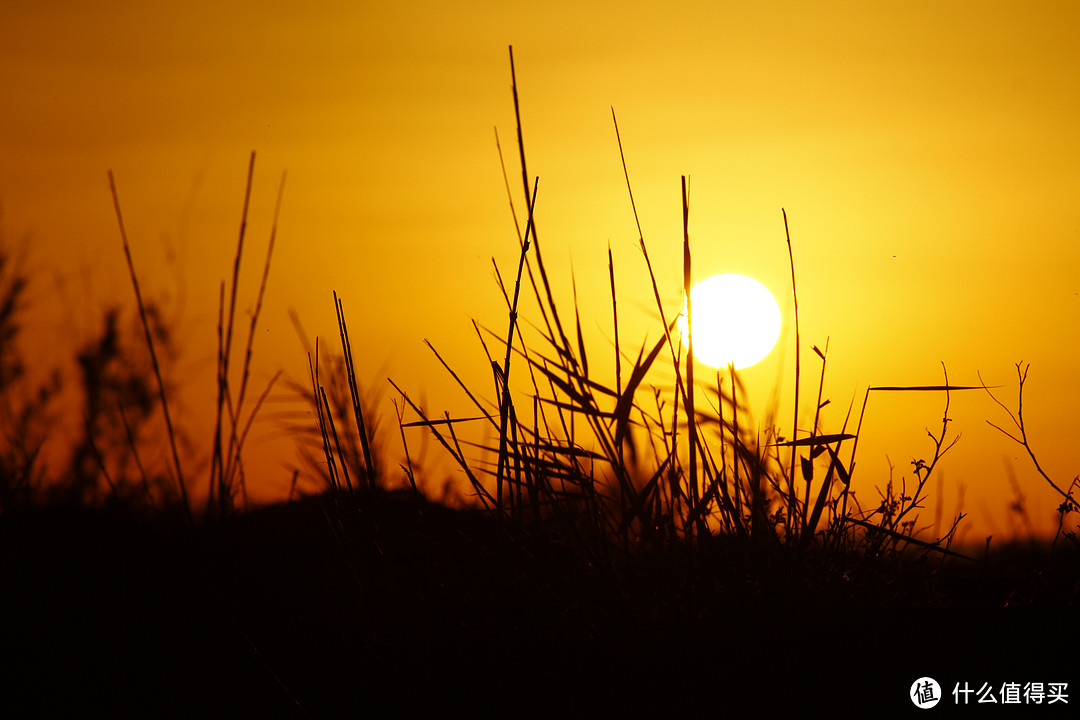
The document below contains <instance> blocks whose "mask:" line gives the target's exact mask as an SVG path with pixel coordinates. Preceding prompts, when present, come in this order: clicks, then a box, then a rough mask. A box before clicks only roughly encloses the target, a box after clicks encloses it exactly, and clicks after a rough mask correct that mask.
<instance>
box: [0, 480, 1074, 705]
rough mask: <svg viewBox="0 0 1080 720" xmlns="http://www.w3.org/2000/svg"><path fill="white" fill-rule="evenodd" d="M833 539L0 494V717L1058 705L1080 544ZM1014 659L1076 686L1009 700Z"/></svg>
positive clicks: (1015, 677) (1067, 671)
mask: <svg viewBox="0 0 1080 720" xmlns="http://www.w3.org/2000/svg"><path fill="white" fill-rule="evenodd" d="M845 562H846V565H845V566H843V567H841V566H840V565H839V564H838V563H837V561H836V560H835V559H834V560H830V561H828V562H826V561H825V559H823V558H821V557H820V556H813V555H805V554H804V555H803V556H800V557H798V558H792V557H786V556H783V555H782V554H778V553H775V552H774V553H763V552H761V551H756V550H754V549H753V548H748V547H739V546H736V545H734V544H732V543H721V542H717V543H714V544H712V545H710V546H709V547H707V548H705V549H702V550H700V551H697V552H695V553H694V554H693V555H692V556H691V555H687V554H686V553H685V551H680V552H674V551H672V552H668V553H665V554H662V555H656V556H653V557H645V558H637V559H635V560H634V561H632V562H626V561H618V560H612V559H611V558H602V557H595V556H590V555H589V554H587V553H585V552H583V551H582V549H581V544H580V543H573V542H562V543H560V542H557V541H552V540H539V539H536V538H535V537H533V538H528V537H524V538H523V537H520V536H517V537H510V536H508V535H507V534H506V532H504V531H503V529H502V528H500V527H499V526H497V525H496V524H495V523H493V522H492V521H491V519H490V518H488V517H487V516H483V515H479V514H475V513H467V512H458V511H451V510H447V509H446V508H443V507H441V506H438V505H434V504H428V503H425V502H417V501H415V500H413V499H410V498H408V497H405V496H395V495H392V494H381V493H380V494H372V495H366V496H363V497H355V496H353V497H349V498H331V497H328V496H323V497H317V498H309V499H307V500H304V501H302V502H298V503H293V504H290V505H287V506H278V507H273V508H268V509H265V510H261V511H258V512H254V513H250V514H248V515H245V516H239V517H235V518H233V519H231V520H229V521H228V522H225V523H221V524H218V525H216V526H214V527H204V528H201V529H199V530H190V529H189V530H165V529H162V527H161V526H160V525H147V524H144V523H138V522H134V521H131V520H123V519H117V518H115V517H111V516H109V515H108V514H105V513H102V512H87V511H76V510H62V509H53V510H48V511H38V512H34V513H25V514H10V513H9V514H5V515H3V516H0V647H2V650H3V668H2V674H0V716H4V717H9V716H10V717H15V716H18V717H25V716H32V715H37V716H43V717H73V716H74V717H170V716H173V717H196V716H198V717H210V716H213V717H222V716H224V717H260V718H261V717H383V716H399V715H401V716H414V715H416V713H417V712H419V711H425V714H427V713H430V714H432V715H434V716H436V717H443V716H447V715H450V714H452V713H454V712H455V711H456V710H459V709H467V710H472V711H474V712H479V713H480V714H481V715H482V716H499V717H522V716H525V717H529V716H540V715H549V714H550V713H551V712H557V713H559V716H560V717H564V716H573V717H579V716H585V715H586V714H589V715H594V714H599V715H600V716H603V717H614V716H617V715H619V714H623V713H624V712H625V713H628V714H629V716H631V717H635V716H642V715H644V714H645V713H646V712H650V711H656V712H661V713H663V716H664V717H668V716H674V715H677V714H680V713H682V712H684V711H693V712H695V713H696V712H707V713H710V714H725V713H726V712H727V711H728V710H731V709H735V708H741V709H742V710H740V711H739V714H740V715H743V714H745V713H748V712H753V713H755V714H763V715H765V716H778V715H780V714H783V713H791V712H793V711H794V712H795V713H799V712H800V711H802V710H808V709H825V710H833V711H835V712H837V713H838V716H839V717H846V716H855V715H856V714H859V715H860V716H861V715H862V714H863V713H866V712H870V713H872V714H874V715H877V716H881V717H890V716H895V715H898V714H915V713H920V712H923V711H921V710H919V709H918V708H916V707H915V706H914V705H913V704H912V703H911V702H910V701H909V700H908V695H909V691H910V688H911V685H912V683H913V682H914V681H915V680H916V679H918V678H920V677H923V676H929V677H933V678H935V679H936V680H937V681H938V682H939V683H940V685H941V687H942V693H943V694H944V695H945V697H944V698H943V699H942V701H941V703H940V704H939V705H938V706H937V707H936V708H934V709H933V710H932V712H933V713H936V714H937V715H938V716H942V715H950V716H955V715H957V714H962V713H963V712H964V711H965V708H963V707H958V706H957V704H956V702H955V699H954V696H953V694H952V691H953V689H954V687H956V686H957V685H958V684H959V686H960V687H961V688H963V687H964V686H965V683H966V684H967V687H970V689H971V690H973V691H976V692H972V693H971V694H970V695H969V696H968V697H969V700H968V702H969V705H968V706H967V708H966V713H967V714H972V715H976V716H978V717H989V716H991V715H994V714H999V713H1000V714H1008V715H1010V716H1012V717H1033V718H1041V717H1044V716H1058V717H1061V716H1065V715H1067V714H1073V715H1074V714H1075V709H1076V707H1077V705H1078V704H1080V643H1078V640H1080V633H1078V632H1077V625H1078V622H1080V615H1078V613H1077V605H1076V604H1077V599H1078V594H1080V572H1078V559H1077V557H1076V555H1075V554H1072V555H1071V556H1070V555H1067V554H1065V553H1058V555H1057V556H1055V557H1054V558H1053V560H1052V561H1051V560H1050V559H1048V558H1047V557H1045V555H1037V554H1032V555H1029V554H1027V553H1026V552H1025V553H1021V552H1018V551H1017V552H1012V553H1005V552H1004V551H1002V552H1001V553H1000V554H999V557H997V558H996V559H995V556H994V554H993V553H992V555H991V558H990V559H989V561H987V562H979V563H974V562H958V563H951V562H950V563H948V564H946V565H944V566H943V565H942V564H941V562H940V560H939V559H937V558H935V557H931V558H930V559H928V560H926V561H924V562H922V563H910V564H900V565H897V564H893V563H886V562H877V563H866V562H862V561H858V562H856V561H845ZM822 568H828V569H827V570H823V569H822ZM1029 682H1036V683H1044V684H1046V685H1047V686H1048V685H1049V683H1068V686H1067V693H1068V703H1067V704H1066V703H1064V702H1057V703H1054V704H1053V705H1050V704H1048V698H1047V699H1045V700H1044V701H1043V703H1042V704H1041V705H1038V706H1036V705H1034V704H1033V703H1030V702H1029V703H1027V704H1026V706H1025V703H1024V698H1021V699H1020V702H1021V704H1020V705H1012V706H1008V705H1002V704H1001V690H1002V687H1003V685H1004V684H1006V683H1018V684H1020V685H1021V686H1022V685H1024V684H1025V683H1029ZM984 685H986V686H987V687H989V688H992V689H993V690H994V695H995V696H996V697H997V699H998V704H996V705H990V704H987V703H978V699H979V696H978V692H977V691H978V690H980V689H981V688H983V687H984ZM1074 694H1075V695H1074ZM984 698H985V695H984ZM961 699H962V696H961ZM5 711H6V712H5ZM995 711H996V712H995ZM1003 711H1008V712H1003ZM796 716H801V715H796Z"/></svg>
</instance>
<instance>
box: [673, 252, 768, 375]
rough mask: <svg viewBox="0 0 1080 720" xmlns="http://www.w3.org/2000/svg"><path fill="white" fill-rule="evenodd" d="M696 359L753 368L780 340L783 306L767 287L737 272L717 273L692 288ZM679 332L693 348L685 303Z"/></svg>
mask: <svg viewBox="0 0 1080 720" xmlns="http://www.w3.org/2000/svg"><path fill="white" fill-rule="evenodd" d="M690 312H691V315H692V316H693V336H694V357H695V358H696V359H697V360H699V361H701V362H702V363H704V364H706V365H709V366H710V367H714V368H725V367H727V366H728V365H734V366H735V369H737V370H738V369H741V368H745V367H750V366H751V365H753V364H755V363H757V362H760V361H761V360H763V359H764V358H765V356H766V355H768V354H769V352H770V351H772V349H773V346H774V345H776V341H777V339H778V338H779V337H780V306H779V305H777V304H776V299H775V298H774V297H773V296H772V293H771V292H769V290H768V288H766V287H765V286H764V285H762V284H761V283H759V282H758V281H757V280H754V279H753V278H750V277H747V276H746V275H738V274H735V273H725V274H723V275H713V276H712V277H708V278H705V279H704V280H702V281H700V282H699V283H697V284H696V285H694V287H693V288H692V289H691V290H690ZM679 332H680V333H681V334H682V340H683V345H684V346H686V347H689V338H690V336H689V333H688V332H687V320H686V304H685V303H683V308H682V312H681V313H680V314H679Z"/></svg>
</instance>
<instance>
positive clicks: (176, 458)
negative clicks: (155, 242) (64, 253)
mask: <svg viewBox="0 0 1080 720" xmlns="http://www.w3.org/2000/svg"><path fill="white" fill-rule="evenodd" d="M108 174H109V191H110V192H111V193H112V198H113V207H114V209H115V210H116V222H117V224H118V225H119V227H120V240H121V241H122V242H123V245H124V258H125V259H126V260H127V267H128V274H129V275H130V276H131V286H132V288H134V290H135V302H136V304H137V305H138V307H139V319H140V320H141V321H142V327H143V332H144V334H145V337H146V347H147V350H148V351H149V352H150V363H151V365H152V366H153V368H154V378H155V379H156V380H157V386H158V395H159V399H160V400H161V413H162V415H163V416H164V418H165V430H166V433H167V434H168V436H169V448H170V449H171V450H172V460H173V469H174V470H175V472H176V483H177V486H178V488H179V490H180V499H181V503H182V504H183V507H184V512H185V513H186V515H187V518H188V520H189V521H193V520H194V517H193V515H192V511H191V503H190V502H189V500H188V491H187V483H186V482H185V480H184V470H183V467H182V466H181V463H180V451H179V450H178V449H177V444H176V432H175V431H174V429H173V422H172V416H171V415H170V413H169V399H168V397H167V394H166V392H165V381H164V379H163V378H162V376H161V366H160V364H159V363H158V359H157V351H156V350H155V347H154V338H153V335H152V334H151V332H150V323H149V321H148V320H147V318H146V304H145V303H144V302H143V297H142V291H141V290H140V289H139V278H138V275H137V274H136V273H135V263H134V261H133V260H132V259H131V246H130V245H129V244H128V238H127V230H125V229H124V216H123V214H122V213H121V212H120V196H119V195H118V194H117V192H116V180H115V178H114V177H113V172H112V170H109V173H108Z"/></svg>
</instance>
